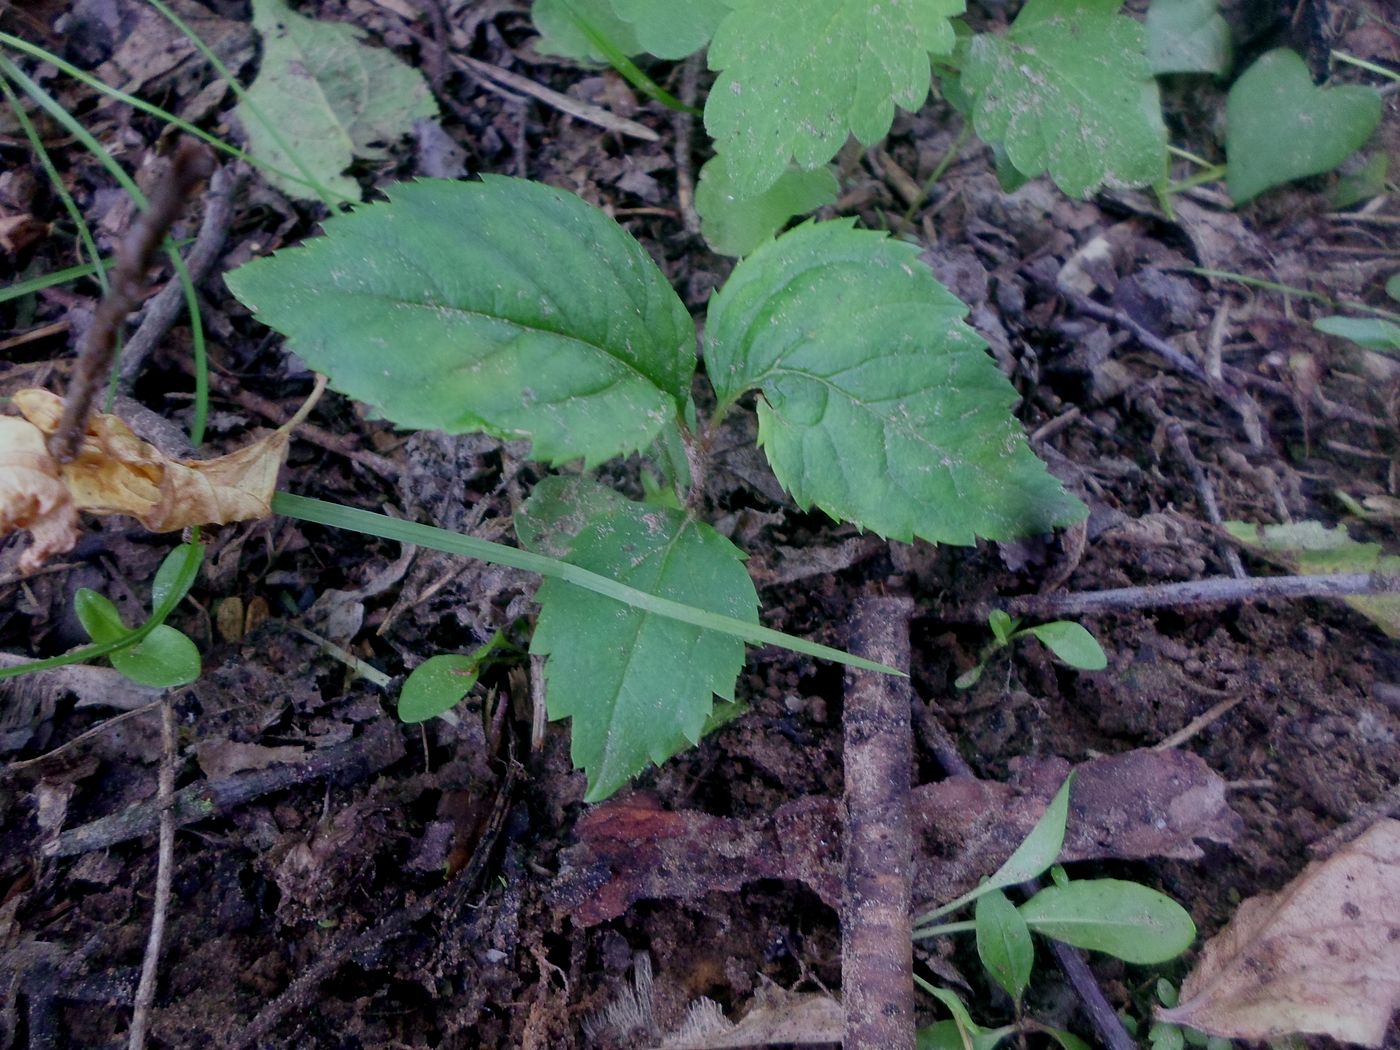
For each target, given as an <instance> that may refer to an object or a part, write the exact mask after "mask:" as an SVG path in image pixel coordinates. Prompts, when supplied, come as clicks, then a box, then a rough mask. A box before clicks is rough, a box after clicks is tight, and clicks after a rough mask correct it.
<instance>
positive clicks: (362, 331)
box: [227, 175, 695, 465]
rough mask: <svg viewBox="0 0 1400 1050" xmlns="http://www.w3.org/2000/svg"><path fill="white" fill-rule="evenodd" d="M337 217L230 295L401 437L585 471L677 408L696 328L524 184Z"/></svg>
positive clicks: (446, 188)
mask: <svg viewBox="0 0 1400 1050" xmlns="http://www.w3.org/2000/svg"><path fill="white" fill-rule="evenodd" d="M389 194H390V199H389V200H388V201H386V202H384V203H380V204H371V205H367V206H364V207H361V208H359V209H357V210H356V211H355V212H353V213H352V214H350V215H346V216H339V217H335V218H332V219H330V220H328V221H327V223H326V232H325V235H324V236H322V237H318V238H316V239H314V240H312V241H310V242H308V243H307V244H305V245H303V246H301V247H299V248H293V249H289V250H286V251H281V252H278V253H276V254H275V255H273V256H272V257H270V258H267V259H259V260H256V261H254V262H251V263H248V264H246V265H245V266H242V267H240V268H239V269H237V270H235V271H234V272H233V273H230V274H229V275H228V277H227V281H228V284H229V287H230V288H231V289H232V290H233V293H234V295H236V296H237V297H238V298H239V299H240V300H241V301H242V302H243V303H244V304H245V305H247V306H249V307H251V308H252V309H253V311H254V312H255V313H256V314H257V316H258V319H259V320H260V321H262V322H263V323H264V324H267V325H269V326H270V327H272V328H275V329H277V330H278V331H280V332H282V333H283V334H285V335H286V336H287V337H288V339H289V343H290V348H291V349H292V350H294V351H295V352H296V353H297V354H298V355H300V357H301V358H302V359H303V360H304V361H305V362H306V363H307V364H308V365H310V366H311V367H312V368H314V369H316V370H317V371H320V372H324V373H325V374H326V375H328V376H329V377H330V380H331V385H332V387H334V388H335V389H336V390H339V391H341V392H342V393H344V394H348V395H349V396H351V397H354V398H357V399H359V400H361V401H364V402H366V403H368V404H370V405H372V406H374V407H375V408H377V409H378V410H379V411H380V412H382V413H383V414H384V415H385V416H386V417H388V418H389V419H390V420H392V421H393V422H394V423H396V424H398V425H399V426H403V427H411V428H418V429H437V430H444V431H448V432H451V433H462V432H465V431H474V430H480V431H485V432H487V433H490V434H493V435H495V436H497V437H500V438H503V439H507V440H513V439H521V438H524V439H528V440H529V441H530V442H532V449H531V455H532V456H533V457H534V458H536V459H540V460H545V461H547V462H551V463H561V462H565V461H568V460H573V459H582V460H583V461H584V463H585V465H593V464H596V463H599V462H601V461H603V460H606V459H610V458H612V457H613V456H617V455H623V454H626V453H629V452H632V451H635V450H637V449H641V448H644V447H646V446H647V445H648V444H649V443H650V442H651V441H652V440H653V439H654V438H655V437H656V436H657V434H658V432H660V430H661V429H662V427H663V426H666V425H668V424H669V425H674V421H675V420H676V419H677V418H679V415H680V413H681V412H682V411H683V408H684V406H685V404H686V402H687V399H688V398H689V396H690V378H691V375H692V373H693V371H694V368H695V326H694V322H692V321H691V319H690V315H689V314H688V313H687V312H686V309H685V306H684V305H683V304H682V303H681V301H680V299H679V297H678V296H677V295H676V293H675V291H674V290H673V289H672V288H671V286H670V284H669V283H667V281H666V277H665V275H664V274H662V272H661V271H660V269H658V268H657V266H656V264H655V263H654V262H653V261H652V260H651V257H650V256H648V255H647V253H646V251H645V250H644V249H643V248H642V246H641V245H640V244H638V243H637V242H636V240H635V239H634V238H633V237H632V236H631V235H630V234H628V233H627V232H626V231H625V230H623V229H622V227H620V226H618V225H617V223H615V222H613V221H612V219H610V218H608V217H607V216H606V215H604V214H603V213H602V212H601V211H599V210H598V209H596V208H593V207H591V206H590V205H588V204H585V203H584V202H583V201H582V200H580V199H579V198H578V197H576V196H574V195H573V194H571V193H567V192H565V191H563V190H557V189H554V188H553V187H550V186H545V185H542V184H539V183H533V182H527V181H525V180H522V179H511V178H504V177H501V176H494V175H489V176H485V177H484V178H483V179H482V180H481V181H480V182H448V181H442V180H435V179H428V180H422V181H419V182H412V183H403V184H400V185H398V186H395V187H393V188H392V189H391V190H390V191H389Z"/></svg>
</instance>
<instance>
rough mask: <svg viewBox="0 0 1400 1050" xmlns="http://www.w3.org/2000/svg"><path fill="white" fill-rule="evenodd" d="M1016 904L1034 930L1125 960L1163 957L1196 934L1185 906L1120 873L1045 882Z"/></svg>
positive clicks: (1187, 944) (1161, 959) (1184, 945)
mask: <svg viewBox="0 0 1400 1050" xmlns="http://www.w3.org/2000/svg"><path fill="white" fill-rule="evenodd" d="M1020 910H1021V917H1022V918H1023V919H1025V920H1026V924H1027V925H1028V926H1030V928H1031V929H1032V930H1034V931H1035V932H1036V933H1039V934H1042V935H1044V936H1046V937H1053V938H1055V939H1056V940H1058V941H1064V942H1065V943H1067V944H1072V945H1074V946H1075V947H1076V948H1087V949H1089V950H1090V951H1096V952H1105V953H1107V954H1109V955H1112V956H1115V957H1117V958H1119V959H1122V960H1123V961H1124V962H1130V963H1140V964H1146V963H1160V962H1166V961H1167V960H1168V959H1174V958H1176V957H1177V956H1178V955H1180V954H1181V953H1182V952H1184V951H1185V950H1186V949H1187V948H1189V947H1191V942H1192V941H1194V940H1195V939H1196V924H1195V923H1194V922H1192V921H1191V916H1190V915H1189V914H1187V912H1186V909H1185V908H1183V907H1182V906H1181V905H1180V904H1178V903H1176V901H1174V900H1172V899H1171V898H1170V897H1167V896H1165V895H1164V894H1161V893H1158V892H1157V891H1156V890H1153V889H1149V888H1148V887H1146V886H1143V885H1141V884H1140V883H1136V882H1126V881H1123V880H1122V879H1081V880H1079V881H1076V882H1071V883H1069V884H1068V885H1066V886H1047V887H1046V888H1045V889H1043V890H1041V891H1040V892H1039V893H1037V894H1036V895H1035V896H1034V897H1032V898H1031V899H1030V900H1028V901H1026V903H1024V904H1022V905H1021V909H1020Z"/></svg>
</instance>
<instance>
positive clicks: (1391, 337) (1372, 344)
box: [1313, 315, 1400, 351]
mask: <svg viewBox="0 0 1400 1050" xmlns="http://www.w3.org/2000/svg"><path fill="white" fill-rule="evenodd" d="M1313 327H1314V328H1316V329H1317V330H1318V331H1319V332H1326V333H1327V334H1328V335H1335V336H1339V337H1341V338H1342V339H1349V340H1351V341H1352V342H1353V343H1356V344H1358V345H1359V346H1364V347H1366V348H1367V349H1368V350H1389V351H1400V324H1396V323H1394V322H1393V321H1383V320H1381V318H1379V317H1342V316H1340V315H1338V316H1335V317H1319V318H1318V319H1317V320H1316V321H1314V322H1313Z"/></svg>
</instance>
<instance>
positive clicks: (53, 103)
mask: <svg viewBox="0 0 1400 1050" xmlns="http://www.w3.org/2000/svg"><path fill="white" fill-rule="evenodd" d="M0 73H3V74H4V76H5V77H8V78H9V79H10V80H13V81H14V82H15V83H16V84H18V85H19V86H20V87H21V88H22V89H23V90H24V93H25V94H27V95H28V96H29V97H30V98H31V99H32V100H33V101H34V103H35V104H36V105H39V106H41V107H43V109H44V110H45V111H46V112H47V113H48V114H49V115H50V116H52V117H53V118H54V119H55V120H56V121H58V123H59V124H60V125H62V126H63V128H64V129H65V130H66V131H67V132H68V133H69V134H71V135H72V136H73V137H74V138H76V139H77V140H78V141H79V142H80V143H82V145H83V146H85V147H86V148H87V150H88V151H89V152H90V153H91V154H92V155H93V156H94V157H96V158H97V160H98V161H99V162H100V163H101V164H102V166H103V167H104V168H106V169H107V171H108V172H110V173H111V175H112V178H114V179H116V181H117V183H118V184H119V185H120V186H121V187H122V189H124V190H126V192H127V193H128V194H129V195H130V196H131V199H132V200H133V201H134V202H135V204H136V206H137V207H138V208H140V209H141V210H142V211H146V210H148V209H149V207H150V202H149V201H148V200H147V199H146V195H145V194H144V193H142V192H141V187H139V186H137V185H136V181H135V180H134V179H133V178H132V177H131V176H130V175H128V174H127V173H126V171H125V169H123V168H122V166H121V165H120V164H118V163H117V160H116V158H115V157H113V156H112V155H111V154H110V153H108V152H107V150H106V149H105V148H104V147H103V145H102V143H100V142H98V141H97V139H96V138H95V137H94V136H93V135H92V133H91V132H89V131H88V130H87V128H85V127H83V126H82V124H80V123H79V122H78V120H77V119H76V118H75V117H74V116H73V115H72V114H71V113H69V112H68V111H67V110H66V109H64V108H63V106H62V105H61V104H60V103H59V102H58V100H57V99H55V98H54V97H53V96H52V95H50V94H49V93H48V92H47V91H45V90H44V89H43V88H42V87H41V86H40V85H38V84H37V83H35V82H34V81H33V80H32V79H30V78H29V77H28V76H26V75H25V73H24V71H23V70H21V69H20V68H19V67H18V66H16V65H15V64H14V63H13V62H12V61H10V59H8V58H6V57H5V56H3V55H0ZM21 108H22V107H21ZM34 141H36V143H37V139H36V140H34ZM38 148H40V149H42V148H43V146H42V144H39V146H38ZM45 157H47V154H45ZM46 170H47V171H48V172H49V175H50V178H52V179H53V180H54V185H55V186H57V187H59V188H60V190H61V192H64V193H65V194H66V192H67V191H66V190H65V189H63V182H62V180H61V179H59V178H58V172H57V170H56V169H54V168H53V166H52V161H49V162H48V164H46ZM69 200H70V201H71V198H69ZM73 213H74V214H75V215H77V217H78V219H79V221H81V213H79V212H78V211H77V205H76V204H74V205H73ZM82 229H86V226H85V225H84V226H83V227H82ZM86 243H87V244H88V245H89V246H90V251H91V257H92V258H93V259H94V260H95V259H97V258H99V256H98V254H97V246H96V245H95V244H92V239H91V235H89V236H88V238H87V241H86ZM165 253H166V255H168V256H169V257H170V265H171V266H172V267H174V270H175V277H176V279H177V280H178V281H179V282H180V287H181V288H182V290H183V291H184V293H185V303H186V304H187V306H188V307H189V312H190V328H191V332H192V338H193V341H194V366H195V367H194V372H195V414H194V423H193V425H192V426H191V428H190V444H192V445H195V446H198V445H200V444H202V443H203V440H204V425H205V421H206V419H207V418H208V415H209V372H208V368H209V363H208V358H207V356H206V354H205V346H204V324H203V319H202V318H201V316H200V313H199V299H198V297H197V296H196V295H195V290H194V282H193V281H192V280H191V279H190V271H189V269H188V268H187V267H186V266H185V260H184V259H183V258H181V257H180V252H179V250H178V249H177V248H176V247H175V243H174V241H172V240H171V239H170V238H169V237H167V238H166V239H165ZM98 272H99V273H100V274H101V281H102V290H103V293H104V294H105V293H106V291H107V275H106V272H105V271H103V270H101V269H100V268H99V271H98ZM117 360H120V349H118V353H117ZM114 363H115V362H114ZM117 378H118V370H117V368H115V367H113V369H112V371H111V375H110V379H109V382H108V389H107V409H108V411H110V410H111V406H112V401H113V399H114V398H115V397H116V393H117Z"/></svg>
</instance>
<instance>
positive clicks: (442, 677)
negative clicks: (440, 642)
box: [398, 631, 506, 722]
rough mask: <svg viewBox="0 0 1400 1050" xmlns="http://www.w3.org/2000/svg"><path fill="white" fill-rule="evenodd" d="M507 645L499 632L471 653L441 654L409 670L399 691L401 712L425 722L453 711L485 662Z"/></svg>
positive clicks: (408, 718)
mask: <svg viewBox="0 0 1400 1050" xmlns="http://www.w3.org/2000/svg"><path fill="white" fill-rule="evenodd" d="M505 644H506V639H505V635H504V634H502V633H501V632H500V631H497V632H496V633H495V634H494V635H492V637H491V639H490V641H488V642H487V643H486V644H485V645H482V646H480V647H478V648H477V649H475V650H473V651H472V652H470V653H439V654H438V655H437V656H430V657H428V659H426V660H424V661H423V662H422V663H421V664H419V665H418V666H417V667H415V668H414V669H413V670H412V671H410V672H409V674H408V677H407V678H405V679H404V683H403V688H402V689H401V690H400V691H399V704H398V715H399V719H400V720H401V721H404V722H426V721H427V720H428V719H430V718H436V717H437V716H438V715H441V714H444V713H446V712H447V711H450V710H452V708H454V707H456V706H457V705H458V704H459V703H461V701H462V699H463V698H464V697H465V696H466V695H467V694H468V693H469V692H471V689H472V686H474V685H476V681H477V679H478V678H479V677H481V668H482V665H483V664H485V663H486V661H487V659H488V657H490V656H491V654H492V653H494V652H495V651H496V650H497V649H500V648H501V647H502V646H504V645H505Z"/></svg>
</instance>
